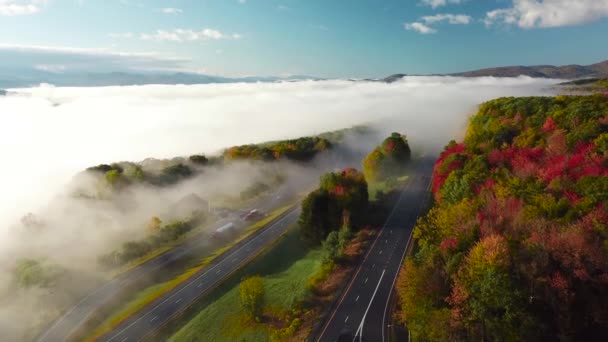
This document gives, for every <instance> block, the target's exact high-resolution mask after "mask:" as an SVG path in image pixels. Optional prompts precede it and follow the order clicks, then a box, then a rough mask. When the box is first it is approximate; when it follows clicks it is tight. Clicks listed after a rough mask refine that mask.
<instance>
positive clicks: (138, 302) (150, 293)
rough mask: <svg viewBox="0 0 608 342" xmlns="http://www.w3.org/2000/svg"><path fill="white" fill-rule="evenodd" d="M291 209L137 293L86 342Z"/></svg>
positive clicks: (255, 226) (116, 324)
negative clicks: (170, 276) (169, 278)
mask: <svg viewBox="0 0 608 342" xmlns="http://www.w3.org/2000/svg"><path fill="white" fill-rule="evenodd" d="M292 207H293V204H290V205H287V206H284V207H281V208H279V209H277V210H275V211H273V212H272V213H271V214H269V215H268V216H267V217H265V218H264V219H262V220H260V221H258V222H256V223H254V224H253V225H251V226H250V227H248V228H247V230H245V231H244V232H243V234H242V235H241V236H240V237H239V238H238V239H236V240H234V241H232V242H231V243H230V244H228V245H226V246H224V247H222V248H220V249H218V250H216V251H215V252H213V254H211V255H209V256H207V257H205V258H203V259H202V260H200V262H199V263H197V264H196V265H194V266H191V267H190V268H188V269H186V270H184V272H183V273H180V274H177V275H176V276H175V277H174V278H173V279H171V280H169V281H165V282H162V283H159V284H155V285H152V286H150V287H148V288H146V289H144V290H142V291H140V292H138V293H137V294H136V295H135V297H133V298H132V299H131V300H129V301H128V302H127V303H125V304H124V305H123V306H122V307H120V308H119V309H118V310H117V311H115V313H113V314H111V315H109V316H108V317H107V318H106V319H105V320H104V321H103V323H102V324H101V325H99V326H98V327H97V328H95V329H94V330H93V332H92V333H91V334H90V335H89V336H88V338H87V340H95V339H97V338H99V337H101V336H103V335H105V334H106V333H108V332H110V331H112V329H114V328H115V327H117V326H118V325H119V324H120V323H121V322H123V321H124V320H126V319H127V318H129V317H130V316H132V315H133V314H135V313H137V312H138V311H139V310H141V309H142V308H144V307H146V306H147V305H148V304H150V303H152V302H153V301H154V300H156V299H158V298H160V297H162V296H163V295H164V294H165V293H167V292H169V291H171V290H172V289H173V288H175V287H176V286H178V285H179V284H181V283H182V282H183V281H185V280H186V279H188V278H190V277H191V276H192V275H194V274H196V273H197V272H199V271H200V270H201V269H203V268H204V267H205V266H207V265H209V264H210V263H211V262H212V261H213V260H215V258H217V257H218V256H220V255H221V254H223V253H224V252H226V251H228V250H229V249H230V248H232V247H233V246H234V245H236V244H237V243H239V242H240V241H242V240H243V239H246V238H247V237H249V236H250V235H251V234H253V233H255V232H256V231H258V230H259V229H261V228H263V227H265V226H266V225H268V224H269V223H270V222H272V221H274V220H275V219H277V218H278V217H279V216H281V215H283V214H284V213H286V212H287V211H288V210H289V209H291V208H292Z"/></svg>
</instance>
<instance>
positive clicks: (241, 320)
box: [170, 228, 321, 342]
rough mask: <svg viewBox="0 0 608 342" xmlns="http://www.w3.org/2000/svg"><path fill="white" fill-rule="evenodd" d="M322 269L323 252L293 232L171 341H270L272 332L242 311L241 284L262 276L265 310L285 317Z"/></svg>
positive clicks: (228, 284) (237, 276)
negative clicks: (310, 279)
mask: <svg viewBox="0 0 608 342" xmlns="http://www.w3.org/2000/svg"><path fill="white" fill-rule="evenodd" d="M320 266H321V252H320V250H318V249H315V250H310V249H307V248H306V247H305V246H304V245H303V244H302V242H301V241H300V237H299V231H298V230H297V229H293V228H292V229H290V231H289V232H288V233H287V234H285V235H284V236H283V237H282V238H281V240H279V241H278V242H277V243H276V244H275V245H274V246H273V247H271V248H270V249H268V250H267V251H266V252H265V253H264V254H263V255H261V256H260V257H258V258H257V259H255V260H254V261H253V262H252V263H250V264H249V265H248V266H246V267H245V268H244V269H242V270H241V271H239V272H237V273H236V274H235V275H234V276H233V277H231V279H230V280H228V281H227V282H226V283H225V284H224V285H223V286H221V287H220V288H218V289H217V290H216V292H215V294H214V295H212V296H210V298H209V299H208V300H207V301H206V303H202V305H201V307H202V309H201V310H200V311H199V312H198V313H197V314H196V315H195V316H194V317H193V318H192V319H191V320H190V321H188V322H187V323H186V324H185V325H184V326H183V327H182V328H181V329H180V330H179V331H177V332H176V333H175V334H174V335H173V336H172V337H171V339H170V340H171V341H173V342H182V341H237V340H238V341H268V340H269V338H270V333H271V331H270V328H269V327H267V326H266V325H264V324H255V323H252V322H250V321H249V320H247V319H246V318H245V315H244V312H243V311H242V310H241V304H240V297H239V282H240V280H241V279H242V278H243V277H246V276H249V275H254V274H258V275H260V276H261V277H262V278H263V280H264V287H265V290H266V296H265V301H266V302H265V303H266V304H265V310H266V311H270V312H272V313H273V314H274V315H278V316H281V315H282V314H284V313H286V312H288V311H290V310H291V309H292V308H294V306H295V304H297V303H298V302H299V301H301V300H303V299H304V298H305V297H306V296H307V294H308V290H307V287H306V283H307V280H308V279H309V278H310V276H311V275H313V274H314V273H316V272H317V271H318V269H319V268H320Z"/></svg>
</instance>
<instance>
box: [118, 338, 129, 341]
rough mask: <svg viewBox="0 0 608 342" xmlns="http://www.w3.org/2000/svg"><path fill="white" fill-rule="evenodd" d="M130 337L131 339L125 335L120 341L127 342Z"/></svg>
mask: <svg viewBox="0 0 608 342" xmlns="http://www.w3.org/2000/svg"><path fill="white" fill-rule="evenodd" d="M128 339H129V338H128V337H125V338H123V339H122V341H120V342H125V341H126V340H128Z"/></svg>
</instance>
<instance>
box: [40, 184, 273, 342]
mask: <svg viewBox="0 0 608 342" xmlns="http://www.w3.org/2000/svg"><path fill="white" fill-rule="evenodd" d="M282 201H284V199H283V198H282V197H277V196H274V195H273V196H271V197H270V198H269V199H267V200H266V201H265V202H264V203H263V204H261V205H260V207H259V209H261V210H262V211H264V212H266V211H270V210H271V209H273V208H275V207H277V206H278V205H280V202H282ZM235 220H237V218H234V217H233V218H226V219H222V220H220V221H218V222H216V223H214V224H213V225H212V226H211V227H210V228H209V229H210V231H212V230H215V229H216V228H218V227H221V226H222V225H224V224H226V223H228V222H232V221H235ZM209 243H210V242H209V237H208V235H207V234H199V235H197V236H196V237H195V238H193V239H192V240H189V241H187V242H185V243H183V244H181V245H179V246H177V247H175V248H173V249H171V250H170V251H168V252H166V253H164V254H162V255H160V256H158V257H157V258H154V259H152V260H150V261H148V262H146V263H144V264H142V265H140V266H138V267H136V268H134V269H132V270H130V271H128V272H126V273H124V274H122V275H120V276H118V277H116V278H114V279H112V280H111V281H109V282H107V283H105V284H104V285H102V286H101V287H99V288H97V289H96V290H94V291H93V292H92V293H91V294H89V295H88V296H87V297H85V298H83V299H82V300H81V301H80V302H79V303H78V304H76V305H75V306H74V307H72V308H71V309H70V310H69V311H67V312H66V313H65V314H64V315H63V316H61V317H60V318H59V319H58V320H57V321H55V322H54V323H53V325H51V326H50V327H49V329H47V330H46V331H45V332H44V333H43V334H42V335H41V336H40V337H39V338H38V342H63V341H68V340H70V337H71V336H72V334H74V333H75V332H76V331H77V330H78V329H79V328H80V327H81V326H82V325H83V324H84V323H85V322H86V321H87V320H88V319H89V318H90V317H91V315H93V314H94V313H95V311H96V310H97V309H99V308H100V307H101V306H102V305H103V304H104V303H105V302H107V301H108V300H110V299H111V298H112V297H114V296H116V295H117V294H118V293H120V291H121V290H122V289H123V288H124V287H125V286H128V285H130V284H132V283H134V282H135V281H137V280H138V279H140V278H142V277H144V276H146V275H149V274H151V273H152V272H155V271H157V270H158V269H159V268H161V267H164V266H166V265H169V264H171V263H172V262H173V261H176V260H179V259H180V258H182V257H183V256H184V255H186V254H188V253H190V252H191V251H192V250H193V249H194V248H197V247H201V246H204V245H206V244H209Z"/></svg>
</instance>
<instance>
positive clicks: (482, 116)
mask: <svg viewBox="0 0 608 342" xmlns="http://www.w3.org/2000/svg"><path fill="white" fill-rule="evenodd" d="M432 188H433V193H434V198H435V204H434V207H433V208H432V209H431V210H430V212H429V213H428V214H427V215H426V216H425V217H424V218H422V219H421V220H419V222H418V224H417V226H416V228H415V231H414V238H415V242H416V246H417V247H416V250H415V252H414V254H413V255H412V256H408V257H407V259H406V262H405V264H404V268H403V270H402V272H401V275H400V277H399V281H398V286H397V291H398V294H399V298H400V306H401V307H400V311H399V313H398V319H399V320H400V321H401V322H402V323H404V324H406V325H407V327H408V329H409V330H410V332H411V335H412V338H413V339H414V340H429V341H448V340H528V341H529V340H564V341H566V340H580V341H590V340H598V338H600V339H601V337H602V336H603V337H604V338H605V337H606V336H608V320H606V317H608V240H607V238H608V98H607V97H606V96H602V95H594V96H558V97H554V98H550V97H546V98H541V97H536V98H501V99H497V100H493V101H489V102H487V103H485V104H483V105H482V106H481V107H480V109H479V112H478V113H477V115H475V116H474V117H473V118H472V119H471V121H470V124H469V128H468V131H467V134H466V138H465V139H464V141H463V142H461V143H457V142H454V141H452V142H450V144H448V145H447V146H446V148H445V150H444V151H443V153H442V154H441V155H440V157H439V159H438V160H437V163H436V165H435V169H434V175H433V185H432Z"/></svg>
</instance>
